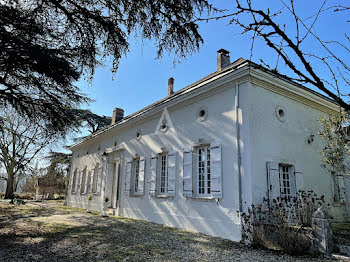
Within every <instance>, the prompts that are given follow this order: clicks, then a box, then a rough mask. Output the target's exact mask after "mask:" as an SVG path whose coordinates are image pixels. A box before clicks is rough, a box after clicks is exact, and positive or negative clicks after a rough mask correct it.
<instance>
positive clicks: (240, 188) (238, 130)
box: [235, 82, 243, 213]
mask: <svg viewBox="0 0 350 262" xmlns="http://www.w3.org/2000/svg"><path fill="white" fill-rule="evenodd" d="M235 110H236V138H237V165H238V202H239V212H240V213H242V210H243V208H242V172H241V165H242V164H241V161H242V159H241V158H242V157H241V143H240V141H241V134H240V126H239V112H238V110H239V84H238V83H237V82H236V96H235Z"/></svg>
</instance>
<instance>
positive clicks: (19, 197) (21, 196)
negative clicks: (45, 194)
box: [13, 193, 35, 200]
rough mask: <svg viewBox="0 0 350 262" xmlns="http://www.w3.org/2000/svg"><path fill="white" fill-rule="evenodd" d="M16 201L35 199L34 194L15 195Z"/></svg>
mask: <svg viewBox="0 0 350 262" xmlns="http://www.w3.org/2000/svg"><path fill="white" fill-rule="evenodd" d="M13 196H14V198H15V199H28V200H29V199H33V198H34V196H35V194H34V193H13Z"/></svg>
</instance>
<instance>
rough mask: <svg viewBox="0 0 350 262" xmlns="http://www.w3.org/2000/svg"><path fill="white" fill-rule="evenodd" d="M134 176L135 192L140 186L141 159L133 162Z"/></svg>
mask: <svg viewBox="0 0 350 262" xmlns="http://www.w3.org/2000/svg"><path fill="white" fill-rule="evenodd" d="M133 173H134V174H133V177H134V186H133V190H134V193H137V192H138V186H139V174H140V159H135V160H134V162H133Z"/></svg>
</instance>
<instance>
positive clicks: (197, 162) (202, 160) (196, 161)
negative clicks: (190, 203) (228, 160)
mask: <svg viewBox="0 0 350 262" xmlns="http://www.w3.org/2000/svg"><path fill="white" fill-rule="evenodd" d="M221 149H222V148H221V145H220V144H219V143H217V142H213V143H211V144H210V145H209V144H202V145H199V146H198V147H197V148H195V150H193V151H192V149H188V148H185V149H184V152H183V195H184V196H185V197H195V198H222V168H221V167H222V158H221Z"/></svg>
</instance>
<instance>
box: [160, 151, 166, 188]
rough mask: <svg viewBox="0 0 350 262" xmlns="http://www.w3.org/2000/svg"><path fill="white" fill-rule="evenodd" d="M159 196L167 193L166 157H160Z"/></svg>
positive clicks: (163, 155)
mask: <svg viewBox="0 0 350 262" xmlns="http://www.w3.org/2000/svg"><path fill="white" fill-rule="evenodd" d="M159 174H160V179H159V180H160V194H166V193H167V191H168V155H167V154H162V155H160V172H159Z"/></svg>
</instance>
